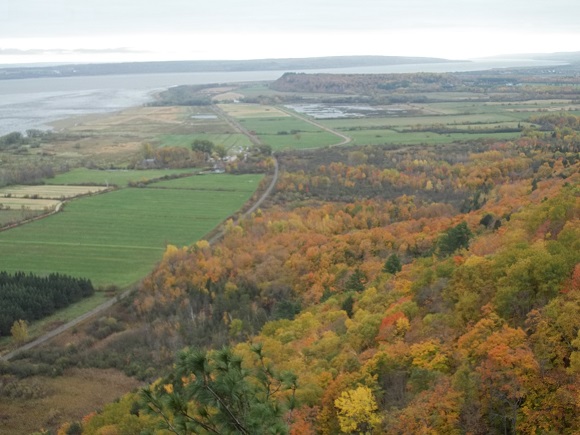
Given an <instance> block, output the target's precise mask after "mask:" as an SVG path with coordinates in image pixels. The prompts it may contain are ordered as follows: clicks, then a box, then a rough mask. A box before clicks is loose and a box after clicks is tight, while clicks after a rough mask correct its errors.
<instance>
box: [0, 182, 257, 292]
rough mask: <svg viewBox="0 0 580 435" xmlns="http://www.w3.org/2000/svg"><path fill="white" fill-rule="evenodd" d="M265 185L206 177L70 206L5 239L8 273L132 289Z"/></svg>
mask: <svg viewBox="0 0 580 435" xmlns="http://www.w3.org/2000/svg"><path fill="white" fill-rule="evenodd" d="M220 177H224V179H220ZM260 179H261V176H260V175H252V176H244V177H243V178H242V179H241V180H240V179H238V178H237V176H233V175H230V176H225V174H224V175H222V174H215V175H204V176H199V177H189V178H187V179H183V180H173V181H174V182H175V183H176V184H175V185H174V186H172V185H171V184H168V185H166V186H164V185H163V184H162V183H160V185H159V186H157V187H148V188H127V189H121V190H117V191H114V192H109V193H106V194H102V195H97V196H94V197H90V198H80V199H77V200H74V201H71V202H70V203H68V204H67V205H66V207H65V208H64V210H63V211H62V212H60V213H58V214H57V215H54V216H51V217H48V218H46V219H42V220H39V221H35V222H31V223H29V224H26V225H23V226H21V227H17V228H13V229H11V230H8V231H4V232H1V233H0V246H1V250H0V263H1V264H2V270H6V271H8V272H14V271H18V270H24V271H26V272H34V273H37V274H47V273H51V272H59V273H66V274H70V275H73V276H79V277H87V278H90V279H91V280H92V281H93V283H94V284H96V285H107V284H116V285H119V286H127V285H129V284H131V283H133V282H136V281H138V280H139V279H140V278H142V277H143V276H145V275H146V274H147V273H148V272H149V271H150V270H151V268H152V267H153V265H154V264H155V263H156V262H157V261H158V260H159V259H160V258H161V256H162V254H163V252H164V250H165V246H166V245H167V244H174V245H178V246H182V245H189V244H191V243H193V242H195V241H196V240H199V239H201V238H203V236H204V235H206V234H207V233H208V232H209V231H211V230H212V229H213V228H215V227H216V226H217V225H218V224H219V223H220V222H222V221H223V220H224V219H225V218H227V217H228V216H230V215H232V214H233V213H235V212H236V211H237V210H238V209H239V208H241V207H242V205H243V204H244V203H245V202H246V201H247V200H248V199H249V198H250V197H251V195H252V193H253V192H254V191H255V189H256V188H257V186H258V183H259V181H260ZM186 180H187V181H186ZM198 180H199V184H196V181H198ZM169 183H170V182H169ZM212 186H218V187H215V188H212ZM241 186H242V187H241ZM159 187H163V188H159Z"/></svg>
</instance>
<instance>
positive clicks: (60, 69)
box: [0, 56, 456, 80]
mask: <svg viewBox="0 0 580 435" xmlns="http://www.w3.org/2000/svg"><path fill="white" fill-rule="evenodd" d="M446 62H451V61H450V60H447V59H439V58H432V57H404V56H332V57H313V58H297V59H254V60H196V61H170V62H130V63H101V64H79V65H59V66H35V67H22V66H21V67H11V68H0V80H2V79H23V78H39V77H76V76H89V75H114V74H155V73H187V72H229V71H278V70H280V71H292V70H305V69H326V68H350V67H363V66H383V65H403V64H417V63H421V64H422V63H446ZM455 62H456V61H455Z"/></svg>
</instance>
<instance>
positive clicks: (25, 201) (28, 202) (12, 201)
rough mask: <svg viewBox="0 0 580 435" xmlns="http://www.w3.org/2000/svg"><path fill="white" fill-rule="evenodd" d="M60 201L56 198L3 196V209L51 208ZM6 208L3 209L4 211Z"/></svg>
mask: <svg viewBox="0 0 580 435" xmlns="http://www.w3.org/2000/svg"><path fill="white" fill-rule="evenodd" d="M59 203H60V201H58V200H55V199H30V198H1V197H0V204H2V209H8V210H18V209H25V210H50V209H54V207H56V206H57V205H58V204H59ZM3 211H4V210H1V211H0V213H2V212H3Z"/></svg>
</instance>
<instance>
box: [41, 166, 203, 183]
mask: <svg viewBox="0 0 580 435" xmlns="http://www.w3.org/2000/svg"><path fill="white" fill-rule="evenodd" d="M195 172H196V170H194V169H148V170H109V171H108V170H96V169H86V168H76V169H72V170H71V171H69V172H65V173H63V174H58V175H56V176H55V177H54V178H47V179H45V180H44V182H45V183H46V184H63V185H64V184H70V185H82V184H96V185H102V186H105V185H107V184H109V185H116V186H119V187H126V186H127V185H128V184H129V182H139V181H148V180H153V179H156V178H160V177H164V176H166V175H180V174H194V173H195Z"/></svg>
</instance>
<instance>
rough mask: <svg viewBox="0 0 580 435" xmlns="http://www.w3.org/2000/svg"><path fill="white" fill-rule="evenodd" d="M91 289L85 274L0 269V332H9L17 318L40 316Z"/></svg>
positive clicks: (29, 319)
mask: <svg viewBox="0 0 580 435" xmlns="http://www.w3.org/2000/svg"><path fill="white" fill-rule="evenodd" d="M94 292H95V289H94V288H93V285H92V283H91V281H90V280H88V279H84V278H74V277H71V276H67V275H61V274H58V273H52V274H50V275H48V276H37V275H33V274H25V273H24V272H16V273H14V274H10V273H8V272H0V336H6V335H10V328H11V327H12V325H13V324H14V322H16V321H18V320H26V321H33V320H38V319H41V318H43V317H46V316H48V315H50V314H52V313H54V312H55V311H56V310H59V309H61V308H64V307H67V306H68V305H70V304H72V303H74V302H78V301H80V300H81V299H82V298H86V297H88V296H91V295H92V294H93V293H94Z"/></svg>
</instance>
